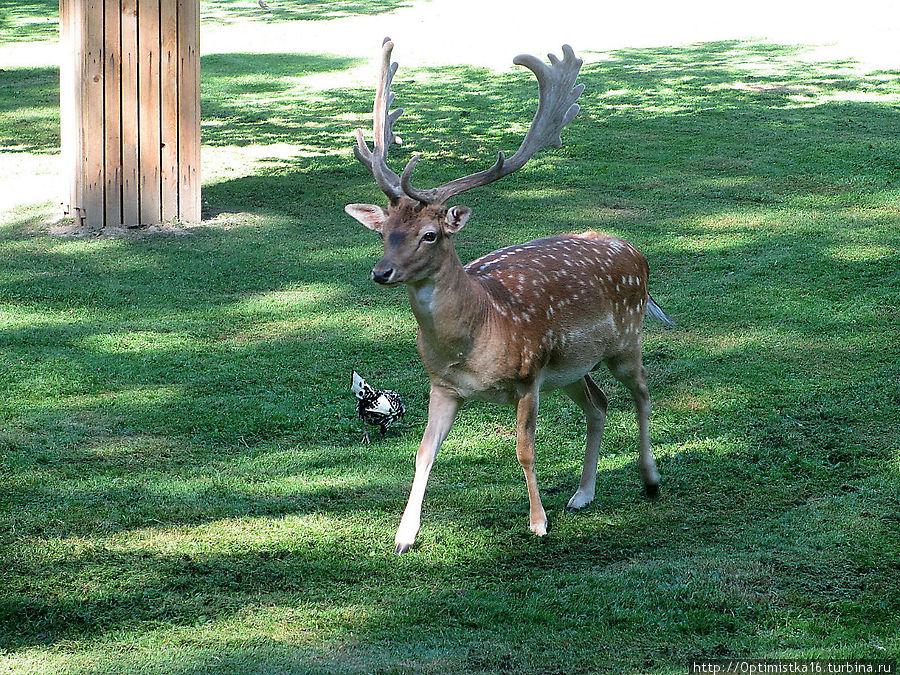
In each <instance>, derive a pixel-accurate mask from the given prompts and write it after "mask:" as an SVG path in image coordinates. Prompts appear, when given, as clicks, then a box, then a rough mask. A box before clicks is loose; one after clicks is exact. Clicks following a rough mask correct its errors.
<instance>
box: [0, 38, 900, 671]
mask: <svg viewBox="0 0 900 675" xmlns="http://www.w3.org/2000/svg"><path fill="white" fill-rule="evenodd" d="M800 56H801V54H800V53H799V50H797V49H795V48H787V47H780V46H776V45H766V44H753V43H751V44H747V43H715V44H703V45H697V46H694V47H690V48H682V49H641V50H625V51H620V52H617V53H615V54H613V55H611V57H610V58H608V59H607V60H604V61H602V62H600V63H597V64H591V65H589V66H587V67H586V68H585V70H584V74H583V76H582V78H581V79H582V81H583V82H584V83H585V84H586V85H587V91H586V93H585V94H584V96H583V97H582V100H581V103H582V112H581V114H580V115H579V117H578V118H577V119H576V120H575V121H574V122H573V123H572V125H571V126H570V128H569V129H568V130H567V131H566V132H565V135H564V147H563V148H562V150H560V151H554V152H547V153H546V154H543V155H541V156H540V157H539V158H537V159H535V160H534V161H533V162H532V164H530V165H529V166H528V167H526V168H525V169H523V170H522V171H521V172H519V173H517V174H515V175H514V176H510V177H508V178H506V179H504V181H503V182H502V183H499V184H497V185H494V186H490V187H488V188H484V189H482V190H481V191H480V193H477V194H476V193H473V194H471V195H468V196H467V198H466V203H467V204H469V205H470V206H472V207H473V208H474V209H475V216H474V218H473V221H472V222H471V223H470V224H469V226H468V227H467V228H466V230H464V231H463V232H462V233H461V234H460V235H459V237H458V240H459V242H458V243H459V248H460V252H461V256H462V257H463V258H464V259H471V258H474V257H475V256H477V255H480V254H482V253H484V252H487V251H489V250H491V249H493V248H496V247H498V246H501V245H506V244H509V243H513V242H516V241H523V240H526V239H528V238H532V237H535V236H540V235H546V234H551V233H556V232H562V231H567V230H581V229H586V228H594V229H601V230H605V231H609V232H613V233H615V234H617V235H621V236H623V237H625V238H627V239H629V240H630V241H632V242H633V243H635V244H636V245H637V246H638V247H639V248H640V249H641V250H642V251H643V252H644V253H645V254H646V255H647V257H648V259H649V261H650V265H651V290H652V292H653V294H654V297H655V298H656V299H657V300H658V301H659V302H660V304H661V305H662V306H663V307H664V308H665V309H666V310H667V311H668V312H669V313H670V314H671V315H672V316H673V318H674V319H675V320H676V321H677V322H678V324H679V327H678V328H677V329H676V330H673V331H663V330H661V329H660V328H659V327H658V326H657V325H654V324H652V323H649V322H648V327H647V335H646V343H645V344H646V365H647V368H648V370H649V372H650V387H651V393H652V395H653V399H654V417H653V420H652V435H653V439H654V443H655V450H656V453H657V457H658V459H659V464H660V470H661V472H662V475H663V486H662V494H661V496H660V497H659V498H658V499H657V500H655V501H648V500H646V499H644V498H643V497H642V496H641V494H640V488H639V480H638V477H637V470H636V466H635V459H636V425H635V423H634V416H633V413H632V410H631V405H630V402H629V400H628V397H627V395H626V394H625V393H624V392H623V391H622V390H621V388H619V387H618V386H616V385H614V384H613V383H611V382H610V380H609V378H608V377H601V378H600V379H601V380H602V382H603V384H604V386H605V388H606V389H607V391H608V392H609V394H610V399H611V408H610V417H609V421H608V426H607V432H606V435H605V437H604V450H603V456H602V459H601V467H600V475H599V478H598V497H597V500H596V502H595V503H594V504H593V505H592V506H591V507H590V508H588V509H587V510H586V511H584V512H582V513H577V514H572V513H566V512H565V511H564V506H565V504H566V501H567V500H568V498H569V497H570V496H571V493H572V492H573V491H574V489H575V486H576V484H577V479H578V475H579V474H578V472H579V470H580V461H581V460H580V455H581V445H582V443H583V420H582V416H581V414H580V412H579V411H578V410H577V409H576V408H575V407H574V406H573V405H572V404H571V403H570V402H568V401H567V400H566V399H565V398H564V397H561V396H550V397H547V398H546V399H545V400H544V403H543V409H542V415H541V421H540V424H539V430H538V444H539V445H538V477H539V481H540V484H541V487H542V493H543V495H544V503H545V506H546V508H547V510H548V513H549V515H550V522H551V528H552V529H551V532H550V534H549V535H548V536H547V537H545V538H544V539H541V540H538V539H536V538H534V537H532V536H531V535H530V533H528V531H527V527H526V518H527V498H526V494H525V488H524V485H523V481H522V479H521V471H520V469H519V468H518V465H517V463H516V461H515V456H514V442H513V435H512V421H513V414H512V411H511V409H507V408H500V407H495V406H490V405H473V406H472V407H470V408H467V409H466V410H465V411H464V412H463V413H462V414H461V416H460V419H459V421H458V422H457V424H456V426H455V428H454V431H453V433H452V434H451V436H450V438H449V439H448V441H447V443H446V444H445V447H444V450H443V452H442V455H441V457H440V459H439V461H438V464H437V465H436V468H435V471H434V473H433V476H432V480H431V483H430V487H429V492H428V495H427V497H426V507H425V516H424V522H423V531H422V534H421V535H420V543H419V545H418V547H417V548H416V549H415V550H414V551H413V552H412V553H411V554H409V555H406V556H404V557H400V558H397V557H394V556H393V555H391V550H392V538H393V530H394V528H395V527H396V523H397V519H398V516H399V513H400V511H401V509H402V507H403V504H404V501H405V497H406V492H407V490H408V488H409V483H410V480H411V476H412V455H413V452H414V449H415V447H416V445H417V443H418V440H419V436H420V434H421V432H422V429H423V426H424V416H425V404H426V400H427V399H426V394H427V378H426V376H425V374H424V372H423V370H422V368H421V365H420V364H419V362H418V357H417V355H416V351H415V343H414V335H415V323H414V321H413V319H412V316H411V313H410V311H409V309H408V306H407V303H406V299H405V294H404V293H402V292H400V291H397V290H393V291H392V290H386V289H379V288H376V287H374V286H373V285H372V284H370V283H369V282H368V281H367V277H368V272H369V269H370V268H371V265H372V264H373V262H374V261H375V260H377V258H378V256H379V248H380V246H379V242H378V241H377V239H376V238H373V236H372V235H371V233H370V232H368V231H366V230H364V229H363V228H360V227H359V226H358V225H356V224H355V223H354V222H353V221H351V220H350V219H348V218H347V217H346V216H345V215H344V214H343V213H342V207H343V205H344V204H345V203H348V202H358V201H373V200H374V201H381V200H382V198H381V196H380V194H378V193H377V191H376V190H375V189H374V185H373V183H372V180H371V178H370V177H369V176H368V175H367V174H366V172H365V170H364V168H363V167H362V166H361V165H359V164H358V163H357V162H355V160H353V158H352V156H351V154H350V151H349V147H350V144H351V142H352V133H353V129H354V128H355V126H356V125H357V124H360V123H364V120H366V119H367V117H368V114H369V111H370V109H371V99H370V96H371V92H370V91H367V90H355V89H334V90H326V91H321V90H316V91H313V90H310V89H308V88H305V87H304V85H303V83H302V81H299V80H298V79H297V73H296V72H295V69H297V70H301V71H305V72H309V71H318V72H331V71H335V72H336V71H339V70H340V69H342V68H349V67H351V66H352V65H354V64H353V62H352V61H350V60H347V59H342V58H341V57H339V56H335V57H323V56H319V55H288V56H284V55H279V56H276V55H238V56H233V57H231V56H209V57H205V58H204V63H203V67H204V82H203V97H204V100H203V110H204V127H203V131H204V143H205V145H206V147H205V149H204V151H205V153H206V154H205V159H206V165H205V170H206V175H207V184H206V185H205V189H204V197H203V199H204V203H205V208H206V217H207V220H206V221H205V223H204V225H203V227H200V228H193V229H189V230H185V231H184V232H169V233H165V232H164V233H157V234H141V233H136V234H133V235H131V236H124V237H116V238H105V237H88V238H74V239H73V238H61V237H56V236H50V235H49V234H48V233H47V232H46V228H45V227H43V226H42V225H41V224H40V223H39V222H38V221H36V220H35V219H34V218H33V217H30V216H28V215H27V214H19V215H16V214H11V215H7V217H6V218H5V220H4V224H3V225H2V226H0V256H2V260H3V264H2V265H0V393H2V395H0V423H2V426H0V453H2V464H0V472H2V473H0V476H2V481H3V484H4V490H3V492H2V494H0V541H2V542H3V547H2V549H0V557H2V564H0V588H2V589H3V591H2V595H0V648H2V649H3V650H4V651H3V652H2V656H0V659H2V661H0V663H3V666H4V667H5V668H7V669H10V670H12V671H14V672H40V673H47V672H54V673H93V672H117V673H129V672H139V671H140V672H144V673H147V672H150V673H153V672H179V673H206V672H223V673H224V672H227V673H260V672H270V673H280V672H292V671H293V672H338V673H358V672H366V673H368V672H394V673H397V672H435V673H437V672H467V673H468V672H540V673H572V672H667V673H676V672H684V665H685V663H686V661H687V660H688V659H691V658H699V657H718V658H722V657H729V656H734V657H800V658H851V657H855V658H895V659H896V658H897V657H898V655H900V619H898V617H900V574H898V572H900V544H898V535H900V497H898V494H900V493H898V487H900V476H898V468H900V466H898V459H900V458H898V437H900V433H898V428H897V423H896V411H897V409H898V405H900V385H898V381H900V366H898V363H900V361H898V357H900V345H898V339H897V335H898V329H900V304H898V297H900V255H898V247H900V234H898V233H900V213H898V210H897V203H898V197H900V182H898V181H900V160H898V157H900V140H898V139H900V108H898V101H900V74H898V73H897V72H883V73H871V74H865V75H861V74H859V73H858V72H857V70H856V69H855V68H854V67H853V65H854V64H851V63H807V62H806V61H804V60H801V59H800V58H799V57H800ZM260 72H264V73H266V75H264V76H263V75H260V74H259V73H260ZM413 75H414V73H412V72H410V71H409V70H405V71H401V73H400V74H399V75H398V79H397V81H396V84H395V90H396V91H397V93H398V97H399V98H398V103H399V104H401V105H402V106H403V107H405V108H406V109H407V111H408V112H407V113H406V114H405V115H404V117H403V118H402V119H401V121H400V122H399V123H398V132H399V133H400V134H401V135H402V136H403V137H404V139H405V146H404V149H403V150H401V151H399V152H397V153H396V159H395V161H396V163H397V165H400V166H402V164H403V163H404V162H405V159H406V158H407V157H408V155H409V153H412V152H418V151H423V150H424V152H425V158H424V159H423V161H422V162H421V165H420V166H421V177H420V178H419V181H420V183H422V184H427V183H429V182H433V183H435V182H438V181H444V180H448V179H449V178H451V177H453V176H455V175H459V174H460V173H462V172H470V171H472V170H473V169H474V168H475V167H478V168H480V167H482V166H484V165H485V164H486V162H488V161H490V158H491V157H492V155H493V152H494V151H495V150H496V149H497V148H503V149H507V150H509V149H514V148H515V147H516V146H517V144H518V140H519V138H520V134H521V133H522V132H523V130H524V128H525V125H527V122H528V119H529V117H530V110H531V109H532V105H533V104H532V101H533V95H534V90H533V83H532V82H531V81H530V79H529V78H528V77H527V76H525V75H523V74H521V73H520V74H516V75H511V76H496V75H494V74H489V73H487V72H485V71H481V70H478V69H473V68H456V69H441V70H439V71H429V72H426V73H418V74H417V75H418V77H417V78H416V79H417V81H416V82H415V83H413V82H412V79H411V78H412V76H413ZM40 76H41V74H40V73H37V74H35V82H36V84H35V85H34V86H35V87H39V86H40V84H39V81H40ZM4 95H5V94H4ZM23 100H24V101H32V100H36V99H33V98H27V97H26V98H24V99H23ZM28 105H32V104H30V103H29V104H28ZM33 105H34V106H38V105H40V102H39V101H38V102H35V103H34V104H33ZM25 112H27V110H26V111H25ZM2 119H3V120H8V118H5V117H4V118H2ZM3 124H4V128H3V130H2V134H0V137H2V138H11V137H12V135H11V132H10V131H9V129H8V128H7V127H8V122H7V121H4V122H3ZM30 133H31V136H30V138H32V141H30V145H31V146H34V147H35V148H38V149H39V148H41V147H43V148H45V149H49V148H51V147H52V146H53V143H54V142H55V140H54V139H55V136H54V133H55V132H54V131H53V129H52V128H50V129H44V130H41V129H32V131H31V132H30ZM352 368H356V369H357V370H359V371H360V372H361V373H363V374H364V375H365V376H366V377H367V378H369V379H370V380H371V381H372V382H373V383H375V384H377V385H382V386H391V387H393V388H395V389H397V390H399V391H401V392H402V393H403V395H404V396H405V398H406V400H407V403H408V406H409V410H410V412H409V414H408V416H407V418H406V419H405V420H404V422H403V423H402V424H401V425H399V428H398V429H397V431H396V432H395V433H393V434H392V435H389V436H388V437H387V438H386V439H384V440H380V439H379V440H377V441H376V442H375V443H374V444H373V445H372V446H369V447H364V446H362V445H360V443H359V435H360V434H359V428H358V425H357V422H356V420H355V415H354V409H353V400H352V397H351V395H350V394H349V391H348V384H349V381H348V378H349V372H350V370H351V369H352Z"/></svg>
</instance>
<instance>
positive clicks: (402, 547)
mask: <svg viewBox="0 0 900 675" xmlns="http://www.w3.org/2000/svg"><path fill="white" fill-rule="evenodd" d="M411 548H412V544H397V545H396V546H394V553H395V554H397V555H403V554H404V553H406V552H408V551H409V549H411Z"/></svg>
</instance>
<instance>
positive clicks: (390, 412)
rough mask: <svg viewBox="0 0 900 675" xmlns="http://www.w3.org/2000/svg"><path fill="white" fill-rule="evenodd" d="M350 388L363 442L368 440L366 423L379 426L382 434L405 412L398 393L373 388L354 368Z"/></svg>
mask: <svg viewBox="0 0 900 675" xmlns="http://www.w3.org/2000/svg"><path fill="white" fill-rule="evenodd" d="M350 389H352V390H353V393H354V394H356V399H357V400H356V412H357V413H359V419H360V420H362V423H363V443H369V442H370V441H369V430H368V428H367V427H366V425H367V424H369V425H372V426H379V427H381V435H382V436H383V435H384V433H385V431H387V428H388V427H389V426H391V425H392V424H393V423H394V422H396V421H397V420H399V419H401V418H402V417H403V416H404V415H405V414H406V406H405V405H403V399H402V398H401V397H400V394H398V393H397V392H396V391H391V390H390V389H375V388H374V387H373V386H371V385H370V384H369V383H368V382H366V381H365V380H364V379H362V377H360V375H359V373H357V372H356V371H355V370H354V371H353V376H352V380H351V384H350Z"/></svg>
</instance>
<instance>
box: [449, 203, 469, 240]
mask: <svg viewBox="0 0 900 675" xmlns="http://www.w3.org/2000/svg"><path fill="white" fill-rule="evenodd" d="M471 215H472V209H470V208H469V207H468V206H451V207H450V208H449V209H447V215H446V216H445V217H444V229H445V230H446V231H447V232H449V233H450V234H456V233H457V232H459V231H460V230H461V229H463V227H464V226H465V224H466V221H468V220H469V216H471Z"/></svg>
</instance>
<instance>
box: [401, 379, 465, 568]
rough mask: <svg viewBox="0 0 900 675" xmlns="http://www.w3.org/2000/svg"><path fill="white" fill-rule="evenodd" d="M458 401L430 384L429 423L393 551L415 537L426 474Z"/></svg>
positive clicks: (407, 546) (408, 544)
mask: <svg viewBox="0 0 900 675" xmlns="http://www.w3.org/2000/svg"><path fill="white" fill-rule="evenodd" d="M459 403H460V402H459V400H458V399H457V398H455V397H454V396H453V395H452V394H450V393H448V392H445V391H444V390H442V389H437V388H435V387H432V388H431V395H430V397H429V401H428V424H426V425H425V434H424V435H423V436H422V442H421V443H420V444H419V449H418V451H417V452H416V474H415V477H414V478H413V484H412V489H411V490H410V492H409V501H407V503H406V509H405V510H404V511H403V517H402V518H401V519H400V526H399V527H398V528H397V536H396V537H395V538H394V547H395V548H394V553H398V554H399V553H406V552H407V551H408V550H409V549H410V548H411V547H412V545H413V542H414V541H415V540H416V535H417V534H418V533H419V525H420V523H421V520H422V501H423V500H424V499H425V486H426V485H427V484H428V476H429V474H430V473H431V467H432V466H433V465H434V460H435V458H436V457H437V453H438V450H440V447H441V444H442V443H443V442H444V439H445V438H447V434H449V433H450V427H451V426H453V420H454V419H456V411H457V410H459Z"/></svg>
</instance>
